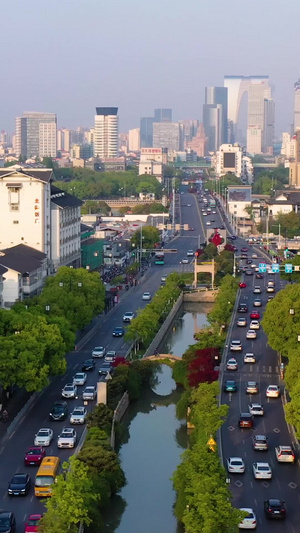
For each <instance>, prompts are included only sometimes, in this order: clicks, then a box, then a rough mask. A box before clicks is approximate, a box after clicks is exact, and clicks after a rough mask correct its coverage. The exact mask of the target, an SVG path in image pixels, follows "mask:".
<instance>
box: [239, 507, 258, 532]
mask: <svg viewBox="0 0 300 533" xmlns="http://www.w3.org/2000/svg"><path fill="white" fill-rule="evenodd" d="M240 511H243V512H245V513H247V516H245V518H243V520H242V522H240V523H239V529H256V526H257V520H256V515H255V513H254V511H253V509H251V508H250V507H241V508H240Z"/></svg>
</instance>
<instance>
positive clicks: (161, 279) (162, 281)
mask: <svg viewBox="0 0 300 533" xmlns="http://www.w3.org/2000/svg"><path fill="white" fill-rule="evenodd" d="M166 281H167V276H162V277H161V278H160V284H161V285H165V284H166Z"/></svg>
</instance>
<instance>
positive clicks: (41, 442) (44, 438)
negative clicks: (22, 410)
mask: <svg viewBox="0 0 300 533" xmlns="http://www.w3.org/2000/svg"><path fill="white" fill-rule="evenodd" d="M52 439H53V431H52V429H49V428H41V429H39V430H38V432H37V433H36V435H35V438H34V446H50V443H51V441H52Z"/></svg>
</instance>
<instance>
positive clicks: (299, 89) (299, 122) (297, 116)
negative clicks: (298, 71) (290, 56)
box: [294, 78, 300, 130]
mask: <svg viewBox="0 0 300 533" xmlns="http://www.w3.org/2000/svg"><path fill="white" fill-rule="evenodd" d="M294 89H295V97H294V130H297V129H299V128H300V78H299V80H297V81H296V83H295V84H294Z"/></svg>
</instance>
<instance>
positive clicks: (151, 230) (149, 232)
mask: <svg viewBox="0 0 300 533" xmlns="http://www.w3.org/2000/svg"><path fill="white" fill-rule="evenodd" d="M159 239H160V235H159V230H158V229H157V228H155V227H154V226H143V228H142V235H141V230H140V229H139V230H138V231H136V232H135V233H134V235H133V236H132V239H131V244H132V245H133V244H134V245H135V247H136V248H140V246H141V243H142V247H143V248H146V249H152V248H154V247H155V244H156V243H157V242H159Z"/></svg>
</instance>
